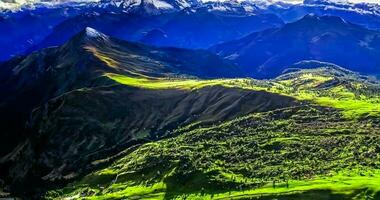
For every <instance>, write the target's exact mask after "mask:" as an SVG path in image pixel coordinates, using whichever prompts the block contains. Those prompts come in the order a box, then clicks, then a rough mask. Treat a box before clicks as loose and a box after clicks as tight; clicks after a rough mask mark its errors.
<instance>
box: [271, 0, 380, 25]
mask: <svg viewBox="0 0 380 200" xmlns="http://www.w3.org/2000/svg"><path fill="white" fill-rule="evenodd" d="M263 11H264V12H270V13H275V14H277V15H278V16H280V17H281V19H283V20H284V21H285V22H293V21H296V20H299V19H300V18H302V17H303V16H304V15H307V14H311V13H314V14H317V15H333V16H338V17H341V18H343V19H344V20H346V21H350V22H352V23H355V24H360V25H362V26H365V27H367V28H369V29H380V5H378V4H370V3H349V2H344V1H330V0H304V2H303V4H294V5H290V4H284V3H277V4H273V5H270V6H268V7H266V8H265V9H264V10H263Z"/></svg>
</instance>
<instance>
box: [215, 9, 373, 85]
mask: <svg viewBox="0 0 380 200" xmlns="http://www.w3.org/2000/svg"><path fill="white" fill-rule="evenodd" d="M379 48H380V32H378V31H372V30H368V29H366V28H364V27H361V26H358V25H354V24H351V23H350V22H347V21H345V20H343V19H342V18H339V17H334V16H321V17H319V16H317V15H306V16H305V17H304V18H302V19H301V20H299V21H296V22H293V23H289V24H286V25H285V26H283V27H281V28H276V29H268V30H265V31H262V32H257V33H253V34H250V35H248V36H246V37H243V38H241V39H239V40H235V41H231V42H226V43H222V44H219V45H216V46H214V47H212V48H211V50H212V51H214V52H216V53H217V54H219V55H221V56H223V57H225V58H226V59H228V60H231V61H233V62H235V63H237V64H239V65H240V66H243V68H244V69H246V70H248V71H250V75H251V76H253V77H258V78H270V77H274V76H276V75H278V74H279V73H281V71H282V70H283V69H285V67H286V66H288V65H290V64H292V63H295V62H299V61H301V60H310V59H313V60H319V61H325V62H331V63H335V64H338V65H340V66H343V67H345V68H347V69H350V70H353V71H357V72H361V73H367V74H372V75H378V71H379V68H378V66H379V64H380V51H379Z"/></svg>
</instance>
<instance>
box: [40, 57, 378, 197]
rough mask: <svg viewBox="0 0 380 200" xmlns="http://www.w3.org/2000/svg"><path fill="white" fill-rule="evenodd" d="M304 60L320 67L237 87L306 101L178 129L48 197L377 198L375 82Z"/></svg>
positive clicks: (334, 67)
mask: <svg viewBox="0 0 380 200" xmlns="http://www.w3.org/2000/svg"><path fill="white" fill-rule="evenodd" d="M300 65H309V66H310V65H314V66H319V67H317V68H314V69H302V70H294V69H293V70H292V71H289V72H288V73H285V74H283V75H281V76H279V77H278V78H276V79H272V80H267V81H257V80H253V79H246V80H244V81H243V83H246V84H240V85H238V84H235V87H243V88H245V89H246V90H254V91H266V92H268V91H270V92H271V93H273V94H282V95H284V96H285V95H288V96H293V98H295V99H298V100H299V101H300V104H293V105H289V106H288V107H284V108H277V109H271V110H269V111H258V112H254V113H251V114H248V115H245V116H242V117H238V118H235V119H233V120H227V121H224V122H220V123H217V124H214V125H203V126H201V127H198V125H197V124H195V125H190V126H185V127H182V128H178V129H176V130H174V131H173V132H172V133H171V134H172V137H170V138H167V139H163V140H160V141H158V142H149V143H146V144H143V145H141V146H139V147H137V148H136V149H135V150H134V151H133V152H132V153H130V154H128V155H125V156H121V157H120V158H118V159H116V160H115V161H114V162H113V163H112V164H109V165H108V166H107V167H104V168H103V169H101V170H96V171H95V172H92V173H90V174H88V175H86V176H84V177H83V178H81V179H79V180H78V181H76V182H74V183H72V184H69V185H68V186H66V187H64V188H63V189H60V190H53V191H49V192H48V193H47V194H46V196H45V197H46V198H58V197H60V198H62V197H65V198H79V197H81V198H83V199H123V198H132V199H134V198H136V199H139V198H143V199H184V198H186V199H230V198H233V199H251V198H254V199H305V200H306V199H310V198H315V197H317V198H318V199H367V198H374V199H377V198H378V197H379V193H378V191H379V189H380V188H379V187H378V183H379V181H380V176H379V171H378V170H377V168H378V165H379V163H378V161H377V160H378V158H379V145H380V144H379V143H378V140H379V138H378V134H379V131H380V127H379V125H378V124H379V118H378V117H379V115H380V109H379V107H378V105H377V104H378V101H379V89H380V85H379V82H378V81H376V80H373V79H371V78H368V77H365V76H360V75H359V74H356V73H353V72H350V71H348V70H345V69H343V68H340V67H338V66H336V65H332V64H328V63H317V62H315V61H307V62H306V61H305V62H303V63H298V64H296V65H295V66H300ZM119 82H120V83H123V84H126V85H129V84H130V83H129V82H123V81H122V80H119ZM247 83H249V84H247ZM224 87H228V86H227V85H224ZM311 96H312V98H310V97H311ZM367 104H368V105H369V106H367V107H366V106H364V105H367Z"/></svg>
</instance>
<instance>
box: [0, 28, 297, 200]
mask: <svg viewBox="0 0 380 200" xmlns="http://www.w3.org/2000/svg"><path fill="white" fill-rule="evenodd" d="M172 53H175V54H176V56H172V55H171V54H172ZM195 58H196V59H195ZM213 66H218V68H213ZM7 67H9V69H8V70H5V72H7V73H9V74H10V75H7V76H4V77H6V79H4V80H3V81H4V83H5V85H4V90H2V91H4V93H3V94H2V97H4V99H3V100H2V103H1V105H2V108H1V109H2V110H3V111H4V112H2V113H1V117H2V124H1V125H2V129H3V130H5V132H2V137H7V138H9V139H8V140H7V141H6V142H4V144H2V145H1V148H2V151H1V152H4V153H3V154H2V158H1V159H0V162H1V172H2V173H1V177H2V178H1V179H3V180H4V181H5V182H6V183H7V184H8V186H7V188H8V189H9V190H10V191H12V193H15V194H18V195H21V196H24V197H27V196H30V195H37V196H36V197H38V195H41V191H43V190H45V189H46V187H48V186H58V185H60V184H65V183H67V182H69V181H71V180H73V179H75V178H77V177H80V176H82V175H83V174H85V173H87V172H88V171H91V170H93V169H95V168H97V167H99V166H102V165H104V164H105V163H108V162H110V161H112V160H114V159H115V158H113V156H116V157H117V155H118V154H122V152H123V151H126V149H128V148H132V149H133V148H134V147H135V146H136V145H138V144H141V143H145V142H147V141H154V140H157V139H160V138H162V137H166V136H167V135H168V134H169V133H170V132H171V131H173V130H174V129H176V128H178V127H181V126H186V125H189V124H192V123H197V124H198V125H202V124H213V123H217V122H219V121H224V120H228V119H233V118H235V117H237V116H241V115H244V114H248V113H250V112H256V111H266V110H272V109H276V108H280V107H284V106H288V105H297V104H299V102H297V100H295V99H294V98H291V97H286V96H283V95H279V94H272V93H268V92H265V91H254V90H246V89H244V88H240V87H236V85H246V83H245V82H244V80H242V79H206V78H212V77H234V76H241V75H242V74H241V73H240V72H239V69H238V67H237V66H235V65H232V64H229V63H226V62H225V61H223V60H222V59H220V58H219V57H217V56H215V55H213V54H210V53H208V52H206V51H203V50H197V51H194V50H183V49H175V48H156V47H149V46H146V45H142V44H138V43H130V42H123V41H119V40H116V39H113V38H110V37H108V36H106V35H104V34H102V33H100V32H97V31H96V30H94V29H91V28H87V29H85V30H84V31H82V32H81V33H79V34H78V35H76V36H75V37H73V38H72V39H71V40H69V41H68V42H67V43H65V44H64V45H63V46H61V47H57V48H49V49H45V50H42V51H40V52H35V53H33V54H31V55H29V56H28V57H25V58H24V59H22V58H20V59H17V60H12V61H10V62H9V63H6V64H5V65H4V66H3V68H2V69H7ZM12 67H13V68H12ZM231 71H233V72H234V73H231ZM31 74H34V75H33V76H31ZM67 77H70V78H69V79H68V78H67ZM200 78H203V79H200ZM247 87H248V86H247ZM5 89H6V90H5ZM231 102H234V103H233V104H231ZM20 105H22V106H20ZM94 108H96V109H94ZM16 109H17V110H19V111H20V113H15V112H14V110H16ZM12 114H13V115H12ZM21 114H22V115H21ZM8 122H12V123H14V125H13V126H9V123H8ZM99 160H103V161H99ZM30 184H33V185H34V186H33V187H29V185H30Z"/></svg>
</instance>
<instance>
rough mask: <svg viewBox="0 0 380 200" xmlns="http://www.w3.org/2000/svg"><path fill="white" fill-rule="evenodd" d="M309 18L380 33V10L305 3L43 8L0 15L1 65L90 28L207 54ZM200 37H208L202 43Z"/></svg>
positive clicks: (128, 1) (119, 0)
mask: <svg viewBox="0 0 380 200" xmlns="http://www.w3.org/2000/svg"><path fill="white" fill-rule="evenodd" d="M309 13H315V14H317V15H325V14H328V15H334V16H339V17H341V18H343V19H344V20H346V21H349V22H353V23H355V24H359V25H363V26H365V27H367V28H369V29H379V28H380V20H379V19H380V17H379V15H380V13H379V6H378V5H376V4H365V3H362V4H352V3H334V2H330V1H326V0H318V1H317V0H305V2H304V3H303V4H296V5H293V4H287V3H284V2H277V3H265V2H264V1H243V2H236V1H226V2H207V3H202V2H201V1H197V0H192V1H186V0H170V1H169V0H167V1H154V0H143V1H140V0H102V1H100V2H96V3H94V2H93V3H86V4H81V3H65V4H57V5H55V6H46V5H45V4H41V5H39V4H38V5H35V6H33V7H30V8H29V7H27V8H23V9H22V10H20V11H12V12H11V11H3V12H2V13H1V14H0V46H2V47H3V48H2V49H0V60H7V59H9V58H10V57H12V56H14V55H19V54H28V53H30V52H31V51H34V50H38V49H41V48H45V47H48V46H54V45H60V44H62V43H64V42H65V41H66V40H68V39H69V38H70V37H72V36H73V35H75V34H76V33H78V32H79V31H80V30H82V29H83V28H85V27H87V26H91V27H95V28H96V29H98V30H101V31H102V32H105V33H107V34H109V35H112V36H115V37H118V38H121V39H126V40H132V41H142V42H146V43H150V44H155V45H159V46H177V47H186V48H207V47H208V46H210V45H212V44H215V43H217V42H225V41H228V40H233V39H237V38H239V37H242V36H244V35H246V34H249V33H251V32H254V31H260V30H263V29H265V28H270V27H272V28H273V27H277V26H279V25H281V24H282V23H283V22H281V20H282V21H285V22H293V21H296V20H299V19H300V18H302V17H303V16H304V15H306V14H309ZM277 16H278V17H277ZM279 18H281V20H280V19H279ZM30 27H33V28H30ZM182 29H183V30H182ZM198 35H202V37H203V38H202V40H200V39H199V38H198Z"/></svg>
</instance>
